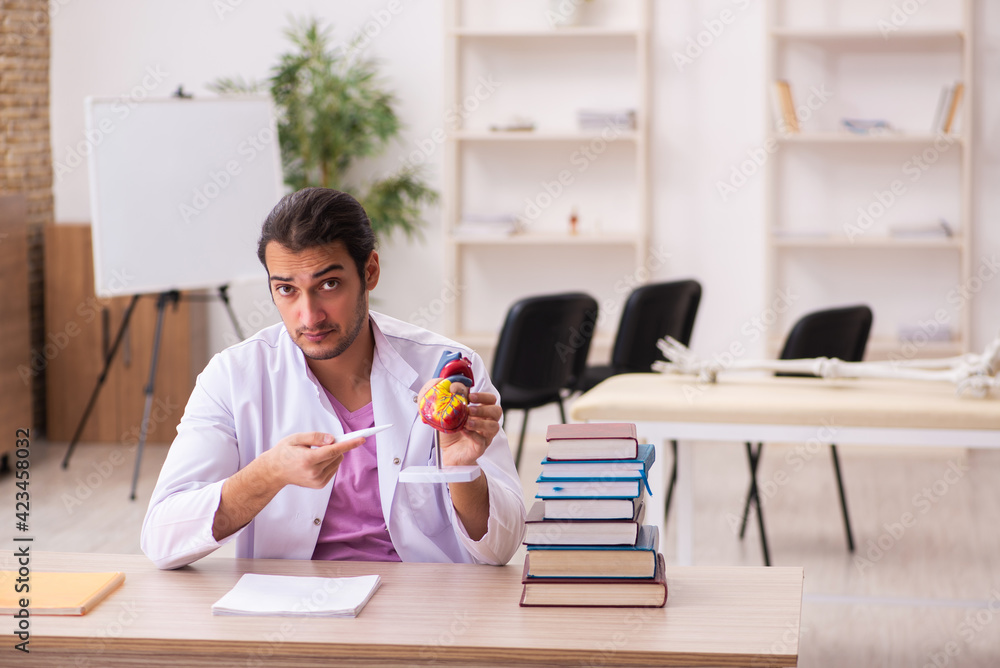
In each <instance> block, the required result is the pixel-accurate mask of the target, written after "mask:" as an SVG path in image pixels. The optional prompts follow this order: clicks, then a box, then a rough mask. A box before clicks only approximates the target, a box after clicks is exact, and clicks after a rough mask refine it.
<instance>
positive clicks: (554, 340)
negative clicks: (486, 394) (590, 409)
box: [492, 292, 597, 403]
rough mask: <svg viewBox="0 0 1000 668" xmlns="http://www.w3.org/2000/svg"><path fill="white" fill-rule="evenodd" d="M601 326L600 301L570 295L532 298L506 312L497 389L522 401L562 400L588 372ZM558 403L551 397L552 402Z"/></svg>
mask: <svg viewBox="0 0 1000 668" xmlns="http://www.w3.org/2000/svg"><path fill="white" fill-rule="evenodd" d="M596 326H597V301H596V300H595V299H594V298H593V297H591V296H590V295H587V294H583V293H580V292H571V293H565V294H556V295H544V296H539V297H529V298H527V299H522V300H520V301H518V302H516V303H515V304H514V305H513V306H511V307H510V310H509V311H507V319H506V321H505V322H504V325H503V329H502V330H501V331H500V339H499V341H498V342H497V349H496V356H495V357H494V360H493V373H492V380H493V384H494V385H496V387H497V390H498V391H499V392H500V396H501V398H502V397H503V395H504V391H505V390H507V391H508V392H510V391H511V390H513V391H514V392H515V393H516V394H517V395H518V396H519V397H520V398H521V399H522V400H527V401H530V397H535V398H537V399H538V400H540V401H545V399H546V397H553V396H555V395H558V393H559V391H560V390H561V389H563V388H564V387H571V386H572V384H573V383H575V382H576V379H577V378H579V377H580V375H582V373H583V369H584V368H585V365H586V363H587V353H588V352H589V351H590V342H591V339H592V338H593V335H594V329H595V328H596ZM553 400H554V399H552V398H549V399H548V400H547V401H545V403H547V402H548V401H553Z"/></svg>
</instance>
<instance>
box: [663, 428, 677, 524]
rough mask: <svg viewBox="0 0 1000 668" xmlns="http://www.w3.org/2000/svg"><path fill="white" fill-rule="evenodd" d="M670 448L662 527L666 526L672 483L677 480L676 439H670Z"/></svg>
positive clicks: (672, 488) (671, 495) (671, 496)
mask: <svg viewBox="0 0 1000 668" xmlns="http://www.w3.org/2000/svg"><path fill="white" fill-rule="evenodd" d="M670 449H671V450H672V451H673V453H674V464H673V467H671V469H670V480H669V481H668V482H667V500H666V502H664V504H663V529H664V530H666V528H667V516H668V515H669V514H670V499H672V498H673V497H674V483H676V482H677V441H670Z"/></svg>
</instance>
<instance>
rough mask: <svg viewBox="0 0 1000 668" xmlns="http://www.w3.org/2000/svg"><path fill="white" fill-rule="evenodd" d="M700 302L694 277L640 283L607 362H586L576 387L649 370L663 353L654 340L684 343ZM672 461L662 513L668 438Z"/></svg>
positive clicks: (624, 311) (627, 305) (671, 492)
mask: <svg viewBox="0 0 1000 668" xmlns="http://www.w3.org/2000/svg"><path fill="white" fill-rule="evenodd" d="M700 303H701V284H700V283H699V282H698V281H695V280H691V279H688V280H683V281H671V282H669V283H653V284H650V285H643V286H640V287H638V288H636V289H635V290H633V291H632V294H630V295H629V298H628V301H626V302H625V308H624V309H622V319H621V322H620V323H619V324H618V333H617V334H616V335H615V344H614V348H612V351H611V364H606V365H600V366H588V367H587V368H586V370H585V371H584V374H583V376H582V378H581V379H580V382H579V383H577V384H576V389H578V390H580V391H581V392H586V391H587V390H589V389H591V388H592V387H594V386H595V385H597V384H598V383H600V382H601V381H603V380H606V379H608V378H610V377H611V376H615V375H618V374H621V373H651V372H652V369H651V368H650V367H651V366H652V365H653V362H655V361H656V360H658V359H662V357H663V355H662V354H661V353H660V349H659V348H657V347H656V342H657V341H659V340H660V339H662V338H663V337H665V336H672V337H674V338H675V339H677V340H678V341H680V342H681V343H683V344H684V345H685V346H686V345H689V344H690V343H691V332H692V331H693V330H694V321H695V318H696V317H697V315H698V305H699V304H700ZM670 448H671V450H672V451H673V454H674V465H673V469H672V470H671V472H670V480H669V482H668V483H667V495H666V501H665V502H664V517H666V515H667V514H668V513H669V512H670V500H671V499H672V498H673V495H674V484H675V483H676V482H677V441H670Z"/></svg>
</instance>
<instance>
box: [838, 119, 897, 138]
mask: <svg viewBox="0 0 1000 668" xmlns="http://www.w3.org/2000/svg"><path fill="white" fill-rule="evenodd" d="M840 124H841V125H842V126H843V127H844V129H845V130H847V131H848V132H851V133H854V134H856V135H884V134H890V133H893V132H895V129H894V128H893V127H892V125H890V124H889V121H886V120H883V119H881V118H873V119H868V118H842V119H840Z"/></svg>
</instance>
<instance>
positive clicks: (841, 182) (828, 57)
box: [763, 0, 975, 359]
mask: <svg viewBox="0 0 1000 668" xmlns="http://www.w3.org/2000/svg"><path fill="white" fill-rule="evenodd" d="M973 6H974V5H973V2H972V1H971V0H950V1H949V2H944V3H939V4H937V5H935V6H934V7H932V8H931V9H930V12H931V13H932V14H934V15H933V16H932V15H931V14H928V15H925V16H921V17H920V20H919V23H918V22H917V21H916V20H914V21H913V23H914V25H913V26H912V27H911V26H908V25H904V26H898V30H897V29H893V27H889V28H888V29H885V28H886V26H887V25H888V24H887V23H886V22H884V21H882V22H881V23H880V21H879V20H878V19H879V18H880V15H878V14H877V12H878V11H879V10H878V9H877V8H875V7H874V6H873V7H868V6H867V5H865V4H863V3H858V4H857V5H852V6H851V7H850V9H849V10H848V9H847V8H844V11H843V12H842V13H840V14H839V15H837V16H832V15H824V14H823V13H822V12H819V11H815V8H814V7H813V8H812V11H810V7H808V6H806V5H805V4H800V3H796V2H795V0H768V1H767V4H766V17H765V26H766V27H765V38H766V39H765V44H766V62H765V72H766V75H765V76H766V79H765V85H766V86H767V87H768V91H767V92H768V95H767V96H766V97H767V104H768V109H767V114H766V117H767V119H768V121H767V123H768V126H767V128H766V132H765V136H767V137H768V138H769V140H770V141H773V142H774V145H777V147H778V150H777V151H774V152H773V157H772V158H771V159H769V160H768V161H767V163H766V164H765V165H764V169H763V171H764V175H765V177H764V178H765V198H764V199H765V204H764V207H765V214H764V216H765V225H766V230H767V231H766V237H765V248H766V259H765V265H766V267H767V294H770V295H773V294H776V293H777V292H778V291H780V290H781V289H785V288H788V287H789V286H792V285H794V286H796V287H800V288H803V290H806V292H807V294H806V295H805V296H804V297H803V298H802V301H801V303H800V304H798V305H796V307H795V308H793V309H790V312H789V313H786V314H784V315H783V316H782V317H781V318H780V319H779V322H778V323H777V324H776V325H775V332H776V336H778V335H780V334H778V333H784V332H787V331H788V329H789V328H790V327H791V324H792V323H793V322H794V320H795V319H796V318H797V317H798V316H800V315H802V314H803V313H805V312H808V311H813V310H819V309H823V308H827V307H832V306H836V305H842V304H846V303H868V304H869V305H870V306H871V308H872V310H873V312H874V314H875V323H874V329H873V331H872V335H871V340H870V342H869V347H868V349H869V356H870V357H873V358H881V359H884V358H885V357H886V356H887V355H888V354H890V353H894V352H898V351H899V350H900V349H901V348H902V347H903V346H904V345H906V344H905V342H903V341H900V340H898V339H897V337H896V336H894V335H895V334H896V332H897V331H899V329H900V328H906V327H909V326H912V324H913V323H914V322H922V321H925V320H926V319H927V318H929V317H931V316H932V315H933V314H936V313H939V312H940V311H941V310H944V311H946V312H947V314H948V323H947V327H948V329H949V330H950V333H951V340H949V341H944V342H930V343H927V344H926V345H923V346H920V347H919V350H917V351H916V353H915V355H916V356H917V357H924V356H930V357H940V356H945V355H957V354H960V353H963V352H967V351H968V350H969V348H970V334H969V333H970V330H971V326H972V321H971V311H970V306H969V303H968V300H958V302H960V303H956V300H954V299H951V298H949V295H951V294H952V292H953V290H954V288H955V286H961V285H963V284H965V282H966V281H967V279H968V277H969V276H970V275H971V263H970V258H971V255H972V252H971V249H972V246H971V237H972V234H973V233H974V231H975V225H974V224H973V220H972V211H973V210H972V190H971V187H972V185H971V184H972V156H971V154H972V151H973V147H974V146H975V137H974V130H975V124H974V119H973V113H972V110H973V109H974V104H973V93H974V92H975V91H974V85H973V84H974V82H975V77H974V76H973V53H974V49H973V44H972V42H973V35H974V30H973V26H974V25H975V17H974V11H973ZM866 13H867V15H865V14H866ZM935 13H936V14H935ZM832 22H836V23H838V24H841V25H830V24H831V23H832ZM824 24H826V25H824ZM850 25H855V26H858V27H857V28H851V27H845V26H850ZM878 25H881V26H882V27H883V28H884V29H885V34H884V35H883V31H882V30H879V29H878V28H877V27H876V26H878ZM921 25H922V26H923V27H921ZM936 25H937V26H948V27H944V28H941V27H935V26H936ZM779 81H784V82H787V83H788V86H784V84H782V85H780V86H779V85H777V83H776V82H779ZM958 82H961V83H962V85H963V86H964V96H963V97H962V98H960V103H959V104H955V107H956V108H957V115H954V119H955V123H956V124H955V125H954V126H952V130H951V132H950V133H948V134H943V133H938V132H932V131H926V129H929V128H930V127H931V126H932V125H933V126H935V127H944V126H945V124H944V123H943V122H941V120H940V119H942V118H944V115H947V116H948V118H952V114H953V113H954V112H950V111H948V108H949V107H948V104H950V103H951V98H948V97H946V92H947V89H948V88H949V87H950V88H951V91H952V92H953V91H954V90H955V88H956V86H957V83H958ZM942 86H944V87H945V89H946V90H945V92H942V90H941V89H942ZM820 89H822V90H827V91H834V93H833V94H832V95H829V96H824V97H823V98H822V101H821V103H820V104H815V105H812V106H810V107H809V108H808V109H806V112H805V113H803V109H804V106H803V105H804V104H805V102H806V99H807V96H808V95H810V94H811V93H812V92H813V91H815V90H820ZM774 91H784V92H785V93H784V95H782V96H781V97H779V98H778V102H780V103H781V105H780V108H779V110H775V106H778V104H777V103H776V102H775V101H774V100H773V99H772V97H771V94H772V92H774ZM787 91H791V93H792V94H793V96H794V95H795V94H796V93H797V94H798V95H799V98H798V99H795V100H794V102H797V103H798V104H799V106H797V107H794V106H793V105H792V104H790V102H789V100H788V95H787ZM939 94H940V97H939ZM782 97H783V98H784V99H781V98H782ZM935 102H937V115H936V116H935ZM792 109H794V110H795V111H794V112H792ZM789 113H796V117H797V120H798V121H799V125H800V126H801V130H800V132H798V133H787V132H780V131H779V130H778V128H779V127H783V126H785V127H787V125H784V124H783V119H782V118H781V116H782V115H785V116H786V117H787V114H789ZM866 114H877V116H871V115H869V116H865V115H866ZM859 116H861V117H863V118H871V119H872V120H876V119H885V120H886V121H888V122H889V123H890V124H891V126H892V127H893V128H896V130H897V131H895V132H891V133H884V134H881V133H880V134H854V133H851V132H848V131H846V130H843V129H841V127H840V126H841V122H842V120H843V119H844V118H857V117H859ZM932 118H933V119H934V120H933V122H932ZM939 122H941V125H940V126H938V125H937V124H938V123H939ZM950 122H951V121H949V123H950ZM924 157H927V158H928V160H927V162H926V163H924V162H921V161H922V160H923V159H924ZM918 164H919V165H920V168H919V169H920V171H919V172H918V171H916V168H915V167H914V166H915V165H918ZM890 184H893V185H894V187H896V188H897V194H896V195H890V196H887V195H886V194H885V193H886V192H888V191H887V190H886V189H887V188H888V187H889V186H890ZM804 193H808V194H804ZM808 202H816V203H817V204H816V205H814V206H810V205H809V204H808ZM937 218H940V219H943V220H947V221H948V223H949V224H950V225H951V227H952V228H953V229H956V230H958V233H957V234H956V235H955V236H953V237H946V236H936V235H928V236H904V235H900V236H890V235H888V234H887V232H886V229H892V228H895V227H905V226H906V225H907V224H908V223H910V222H912V221H923V220H928V221H930V220H935V219H937ZM875 221H877V224H876V223H875ZM862 223H865V224H862ZM873 224H876V227H874V228H872V229H871V230H870V232H869V233H865V234H862V235H861V236H857V237H855V238H853V239H850V238H848V237H847V235H846V234H845V233H844V232H843V231H842V230H845V229H859V228H860V229H863V230H867V229H868V227H867V226H866V225H873ZM796 227H798V228H799V229H802V232H801V233H799V234H797V233H796V231H795V228H796ZM803 228H804V229H803ZM824 233H828V234H824ZM769 344H770V349H771V352H774V351H776V350H780V345H781V343H780V342H778V341H769Z"/></svg>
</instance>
